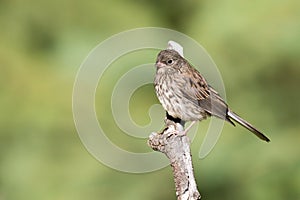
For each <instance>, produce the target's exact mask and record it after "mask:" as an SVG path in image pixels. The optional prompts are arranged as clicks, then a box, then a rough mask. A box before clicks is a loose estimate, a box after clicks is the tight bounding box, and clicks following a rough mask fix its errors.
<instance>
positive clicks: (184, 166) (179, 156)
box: [148, 119, 201, 200]
mask: <svg viewBox="0 0 300 200" xmlns="http://www.w3.org/2000/svg"><path fill="white" fill-rule="evenodd" d="M166 125H167V127H166V128H165V129H164V131H163V132H162V133H152V134H151V135H150V136H149V140H148V144H149V146H150V147H151V148H152V149H153V150H155V151H159V152H162V153H164V154H165V155H166V156H167V157H168V158H169V160H170V163H171V167H172V169H173V175H174V182H175V187H176V196H177V199H178V200H197V199H200V198H201V196H200V193H199V191H198V190H197V185H196V181H195V177H194V171H193V165H192V157H191V151H190V140H189V138H188V137H187V136H186V135H182V131H183V125H182V124H180V123H176V122H174V121H172V120H170V119H166Z"/></svg>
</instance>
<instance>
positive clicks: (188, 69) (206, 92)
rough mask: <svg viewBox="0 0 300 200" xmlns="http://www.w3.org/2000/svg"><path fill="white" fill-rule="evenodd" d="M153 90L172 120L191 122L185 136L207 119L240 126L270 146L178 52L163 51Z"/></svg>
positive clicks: (157, 63) (158, 58) (158, 60)
mask: <svg viewBox="0 0 300 200" xmlns="http://www.w3.org/2000/svg"><path fill="white" fill-rule="evenodd" d="M155 66H156V75H155V80H154V86H155V91H156V95H157V97H158V99H159V101H160V103H161V104H162V106H163V108H164V109H165V110H166V111H167V115H169V116H171V117H172V118H173V119H180V120H182V121H184V122H186V121H192V123H191V125H190V126H189V127H188V128H187V129H185V131H184V134H186V133H187V131H188V130H189V128H191V126H192V125H193V124H194V123H195V122H197V121H201V120H203V119H206V117H208V116H215V117H218V118H221V119H224V120H226V121H228V122H230V123H231V124H233V125H234V122H233V121H235V122H237V123H239V124H240V125H242V126H243V127H245V128H247V129H248V130H249V131H251V132H252V133H254V134H255V135H256V136H257V137H259V138H260V139H262V140H264V141H267V142H269V141H270V139H269V138H267V137H266V136H265V135H264V134H263V133H262V132H260V131H259V130H257V129H256V128H254V127H253V126H252V125H251V124H250V123H248V122H247V121H246V120H244V119H242V118H241V117H240V116H238V115H237V114H235V113H234V112H233V111H232V110H230V109H229V108H228V105H227V104H226V103H225V101H224V100H223V99H222V98H221V96H220V95H219V94H218V92H217V91H215V90H214V89H213V88H212V87H211V86H210V85H209V84H208V83H207V82H206V80H205V79H204V77H203V76H202V75H201V74H200V72H198V71H197V70H196V69H195V68H194V67H192V66H191V65H190V64H189V62H188V61H187V60H186V59H184V58H183V57H182V56H180V55H179V53H178V52H177V51H175V50H171V49H167V50H162V51H161V52H160V53H159V54H158V56H157V60H156V64H155Z"/></svg>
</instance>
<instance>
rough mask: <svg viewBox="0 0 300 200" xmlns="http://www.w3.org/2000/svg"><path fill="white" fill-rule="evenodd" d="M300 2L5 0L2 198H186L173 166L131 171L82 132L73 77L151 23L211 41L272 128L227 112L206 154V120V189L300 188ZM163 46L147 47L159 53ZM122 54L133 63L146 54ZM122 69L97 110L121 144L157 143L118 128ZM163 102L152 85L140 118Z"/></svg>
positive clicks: (248, 102) (270, 192) (232, 192)
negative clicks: (114, 103)
mask: <svg viewBox="0 0 300 200" xmlns="http://www.w3.org/2000/svg"><path fill="white" fill-rule="evenodd" d="M299 10H300V1H297V0H287V1H271V0H262V1H249V2H245V1H238V0H227V1H225V0H221V1H216V0H213V1H208V0H207V1H199V2H194V1H192V0H188V1H171V0H167V1H158V0H153V1H150V0H141V1H133V0H129V1H121V0H116V1H95V0H92V1H85V2H84V1H70V0H60V1H57V0H54V1H37V0H31V1H21V0H12V1H9V0H1V1H0V44H1V45H0V199H1V200H17V199H28V200H40V199H45V200H47V199H49V200H50V199H51V200H53V199H55V200H60V199H61V200H68V199H70V200H76V199H78V200H79V199H91V200H92V199H124V200H133V199H149V200H150V199H175V191H174V183H173V178H172V172H171V168H170V167H167V168H164V169H162V170H159V171H156V172H152V173H147V174H128V173H122V172H118V171H115V170H113V169H110V168H108V167H106V166H104V165H102V164H101V163H99V162H98V161H97V160H96V159H94V158H93V157H92V156H91V155H90V154H89V153H88V152H87V151H86V149H85V148H84V146H83V145H82V143H81V142H80V139H79V137H78V135H77V132H76V130H75V126H74V122H73V116H72V87H73V83H74V80H75V77H76V72H77V70H78V69H79V66H80V64H81V63H82V61H83V60H84V58H85V57H86V56H87V54H88V53H89V52H90V51H91V50H92V49H93V48H94V47H95V46H96V45H97V44H98V43H100V42H101V41H103V40H105V39H106V38H108V37H110V36H111V35H113V34H116V33H119V32H121V31H124V30H128V29H132V28H137V27H147V26H155V27H166V28H170V29H174V30H177V31H180V32H182V33H185V34H187V35H189V36H190V37H192V38H194V39H195V40H196V41H197V42H199V43H200V44H202V45H203V46H204V47H205V48H206V50H207V51H208V52H209V54H210V55H211V56H212V58H213V59H214V61H215V62H216V64H217V66H218V68H219V70H220V73H221V75H222V77H223V80H224V84H225V87H226V94H227V101H228V103H229V105H230V106H231V107H232V108H233V109H234V110H235V111H236V112H237V113H240V114H241V115H242V116H243V117H245V118H246V119H247V120H249V121H250V122H251V123H253V124H255V125H256V126H257V127H258V128H260V129H261V130H263V131H264V132H266V134H267V135H268V136H269V137H270V138H271V143H269V144H267V143H264V142H261V141H259V140H258V139H257V138H255V137H254V136H252V135H251V134H250V133H248V132H247V131H246V130H244V129H242V128H241V127H239V126H238V127H236V128H234V127H232V126H231V125H230V124H226V125H225V126H224V130H223V133H222V135H221V137H220V140H219V141H218V143H217V145H216V147H215V148H214V150H213V151H212V152H211V154H209V156H208V157H206V158H205V159H203V160H199V159H198V156H197V154H198V151H199V147H200V144H201V142H202V140H203V137H204V135H203V134H200V132H201V133H202V131H199V134H198V135H197V137H196V139H195V140H194V142H193V144H192V152H193V155H194V156H193V162H194V168H195V174H196V179H197V183H198V187H199V190H200V192H201V194H202V196H203V199H209V200H213V199H230V200H233V199H238V200H239V199H245V200H247V199H249V200H250V199H251V200H253V199H255V200H266V199H272V200H280V199H290V200H296V199H299V198H300V156H299V152H300V151H299V150H300V148H299V142H300V134H299V130H300V123H299V120H300V107H299V105H298V103H299V97H300V93H299V86H300V78H299V77H300V61H299V55H300V12H299ZM157 53H158V52H157V51H149V52H148V53H147V52H144V53H142V54H141V55H139V54H138V53H137V55H136V57H138V59H139V61H141V63H143V61H144V60H146V61H149V60H150V61H151V59H152V60H153V62H154V60H155V56H156V54H157ZM123 64H124V66H126V67H124V68H122V70H123V71H124V69H127V70H128V69H130V66H135V64H136V61H135V60H134V59H127V60H125V61H124V63H123ZM120 66H121V65H120ZM117 69H118V68H112V69H111V72H110V73H109V71H108V72H107V74H106V78H108V79H107V80H108V81H107V82H106V87H104V88H99V90H97V95H96V100H97V101H96V102H97V105H96V108H97V111H98V112H97V114H98V113H102V114H103V113H105V115H101V114H98V115H99V121H100V123H102V125H103V126H104V129H105V130H106V132H109V136H108V137H110V139H111V140H112V141H113V142H114V143H116V144H118V145H119V146H120V147H122V148H124V149H128V150H131V151H140V150H142V151H145V152H147V151H148V152H149V151H151V150H150V149H149V147H147V145H146V139H144V140H141V139H139V140H137V139H135V138H132V137H129V136H127V135H125V134H123V133H122V131H121V130H119V129H118V127H117V126H116V125H115V123H114V121H113V119H112V117H111V111H110V109H109V107H107V106H106V105H110V102H109V98H108V97H109V95H108V94H109V91H111V89H112V87H113V85H112V84H113V83H114V82H116V81H117V80H118V77H120V76H121V75H122V73H123V72H122V71H121V72H120V71H119V70H117ZM153 70H154V69H153ZM125 72H126V70H125ZM116 74H117V75H116ZM101 97H105V98H103V99H102V98H101ZM155 102H157V99H156V97H155V94H154V91H153V87H152V86H145V87H143V88H140V89H139V90H138V91H137V92H136V93H135V94H134V96H133V98H132V101H131V105H130V111H131V113H132V116H133V119H135V121H136V123H138V124H140V125H143V124H147V123H149V117H148V115H147V110H148V108H149V106H151V104H153V103H155ZM208 123H209V120H207V121H205V122H201V124H200V129H201V126H203V127H204V128H205V127H207V125H208ZM107 153H109V152H107Z"/></svg>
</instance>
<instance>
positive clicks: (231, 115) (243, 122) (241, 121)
mask: <svg viewBox="0 0 300 200" xmlns="http://www.w3.org/2000/svg"><path fill="white" fill-rule="evenodd" d="M227 115H228V117H229V118H230V119H233V120H234V121H235V122H237V123H239V124H240V125H242V126H243V127H245V128H246V129H248V130H249V131H251V132H252V133H254V134H255V135H256V136H257V137H259V138H260V139H262V140H264V141H266V142H270V139H269V138H268V137H267V136H265V135H264V134H263V133H262V132H260V131H259V130H257V129H256V128H254V126H252V125H251V124H250V123H248V122H247V121H246V120H244V119H242V118H241V117H240V116H238V115H237V114H235V113H234V112H232V111H231V110H228V112H227Z"/></svg>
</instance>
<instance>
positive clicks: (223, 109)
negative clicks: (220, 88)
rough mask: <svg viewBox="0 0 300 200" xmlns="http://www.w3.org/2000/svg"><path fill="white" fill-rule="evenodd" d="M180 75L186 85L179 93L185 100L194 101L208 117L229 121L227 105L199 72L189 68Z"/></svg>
mask: <svg viewBox="0 0 300 200" xmlns="http://www.w3.org/2000/svg"><path fill="white" fill-rule="evenodd" d="M181 75H182V76H183V79H184V80H185V83H186V84H185V85H184V87H182V89H181V92H182V94H184V96H185V97H186V98H187V99H191V100H192V101H193V102H195V100H196V102H197V103H198V105H199V106H200V107H201V108H202V109H203V110H205V111H206V112H207V113H209V114H210V115H213V116H216V117H219V118H221V119H225V120H227V121H230V120H229V119H228V117H227V111H228V106H227V104H226V103H225V102H224V100H223V99H222V98H221V96H220V95H219V94H218V92H217V91H215V90H214V89H213V88H212V87H211V86H209V85H208V84H207V82H206V80H205V79H204V77H203V76H202V75H201V74H200V72H198V71H197V70H196V69H195V68H193V67H191V66H190V67H188V68H186V69H185V70H184V71H182V73H181ZM230 122H231V121H230Z"/></svg>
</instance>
